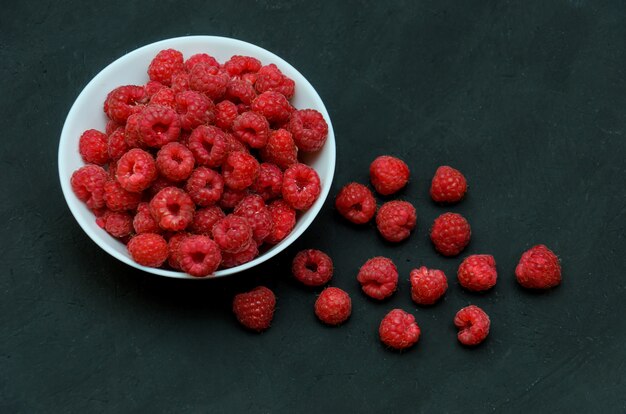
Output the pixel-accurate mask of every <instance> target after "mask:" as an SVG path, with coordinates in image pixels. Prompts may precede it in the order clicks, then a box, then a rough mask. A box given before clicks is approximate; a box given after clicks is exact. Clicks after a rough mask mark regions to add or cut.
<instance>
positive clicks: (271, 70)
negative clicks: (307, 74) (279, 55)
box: [254, 63, 295, 99]
mask: <svg viewBox="0 0 626 414" xmlns="http://www.w3.org/2000/svg"><path fill="white" fill-rule="evenodd" d="M254 87H255V88H256V90H257V92H258V93H263V92H266V91H273V92H278V93H282V94H283V95H285V97H286V98H287V99H291V98H292V97H293V93H294V90H295V82H294V81H293V80H292V79H289V78H288V77H287V76H285V75H283V73H282V72H281V71H280V69H278V67H276V65H274V64H273V63H270V64H269V65H267V66H262V67H261V68H259V71H258V72H257V78H256V82H255V84H254Z"/></svg>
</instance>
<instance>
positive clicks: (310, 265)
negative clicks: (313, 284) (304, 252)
mask: <svg viewBox="0 0 626 414" xmlns="http://www.w3.org/2000/svg"><path fill="white" fill-rule="evenodd" d="M304 267H306V268H307V269H308V270H310V271H311V272H313V273H315V272H317V263H313V262H308V263H307V264H306V265H305V266H304Z"/></svg>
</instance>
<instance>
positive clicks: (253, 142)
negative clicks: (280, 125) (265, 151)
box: [232, 112, 270, 148]
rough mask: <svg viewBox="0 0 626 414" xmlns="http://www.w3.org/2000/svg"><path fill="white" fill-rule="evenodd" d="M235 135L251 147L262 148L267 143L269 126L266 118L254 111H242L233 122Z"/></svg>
mask: <svg viewBox="0 0 626 414" xmlns="http://www.w3.org/2000/svg"><path fill="white" fill-rule="evenodd" d="M232 128H233V133H234V134H235V137H237V139H239V140H240V141H242V142H245V143H246V144H248V145H249V146H250V147H252V148H263V147H264V146H265V144H267V139H268V137H269V134H270V126H269V124H268V123H267V120H266V119H265V118H264V117H263V116H262V115H259V114H257V113H256V112H244V113H243V114H241V115H239V116H238V117H237V118H236V119H235V121H234V122H233V126H232Z"/></svg>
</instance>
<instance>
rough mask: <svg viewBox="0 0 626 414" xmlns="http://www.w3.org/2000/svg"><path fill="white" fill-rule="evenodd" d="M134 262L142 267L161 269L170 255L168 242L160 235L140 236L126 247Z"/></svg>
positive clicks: (131, 240) (147, 234) (134, 238)
mask: <svg viewBox="0 0 626 414" xmlns="http://www.w3.org/2000/svg"><path fill="white" fill-rule="evenodd" d="M126 247H127V248H128V252H129V253H130V255H131V257H132V258H133V260H134V261H135V262H137V263H139V264H140V265H142V266H148V267H159V266H161V265H162V264H163V262H165V260H167V255H168V254H169V251H168V248H167V242H166V241H165V239H164V238H163V236H160V235H158V234H153V233H143V234H138V235H136V236H135V237H133V238H132V239H130V241H129V242H128V244H127V245H126Z"/></svg>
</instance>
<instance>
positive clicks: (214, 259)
mask: <svg viewBox="0 0 626 414" xmlns="http://www.w3.org/2000/svg"><path fill="white" fill-rule="evenodd" d="M176 256H177V257H176V259H177V260H178V264H179V265H180V268H181V270H182V271H183V272H185V273H188V274H190V275H191V276H195V277H204V276H208V275H210V274H212V273H213V272H215V271H216V270H217V268H218V267H219V265H220V262H221V261H222V253H221V252H220V248H219V247H217V244H216V243H215V242H214V241H213V240H211V238H210V237H208V236H200V235H192V236H188V237H185V238H183V239H182V240H181V241H180V242H179V243H178V246H177V248H176Z"/></svg>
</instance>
